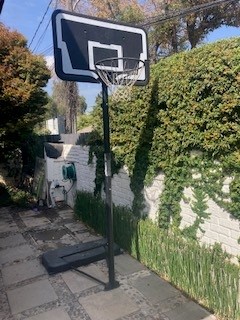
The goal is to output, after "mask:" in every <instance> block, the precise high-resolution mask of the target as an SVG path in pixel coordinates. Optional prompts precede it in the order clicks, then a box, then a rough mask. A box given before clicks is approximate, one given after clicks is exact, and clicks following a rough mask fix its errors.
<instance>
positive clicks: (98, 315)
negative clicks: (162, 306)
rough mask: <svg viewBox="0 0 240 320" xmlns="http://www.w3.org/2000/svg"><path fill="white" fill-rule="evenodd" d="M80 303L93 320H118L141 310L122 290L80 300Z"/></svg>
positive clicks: (104, 292) (105, 292)
mask: <svg viewBox="0 0 240 320" xmlns="http://www.w3.org/2000/svg"><path fill="white" fill-rule="evenodd" d="M79 302H80V303H81V305H82V306H83V307H84V309H85V310H86V312H87V313H88V315H89V316H90V318H91V319H92V320H116V319H118V318H121V317H125V316H127V315H130V314H131V313H133V312H136V311H138V310H139V308H138V306H137V305H136V304H135V303H133V302H132V301H131V300H130V298H129V297H128V296H127V295H126V294H125V293H124V292H123V291H122V290H121V289H120V288H118V289H114V290H111V291H102V292H99V293H97V294H93V295H90V296H87V297H83V298H80V299H79Z"/></svg>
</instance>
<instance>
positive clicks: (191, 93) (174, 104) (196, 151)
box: [96, 38, 240, 254]
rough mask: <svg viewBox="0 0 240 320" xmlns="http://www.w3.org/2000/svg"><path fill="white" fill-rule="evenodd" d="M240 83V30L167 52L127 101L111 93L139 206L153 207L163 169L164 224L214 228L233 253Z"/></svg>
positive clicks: (239, 174) (239, 196)
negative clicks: (186, 49) (217, 39)
mask: <svg viewBox="0 0 240 320" xmlns="http://www.w3.org/2000/svg"><path fill="white" fill-rule="evenodd" d="M239 85H240V39H238V38H237V39H230V40H226V41H221V42H217V43H214V44H210V45H206V46H202V47H200V48H197V49H194V50H191V51H189V52H184V53H180V54H176V55H173V56H171V57H169V58H166V59H162V60H161V61H160V62H159V63H158V64H156V65H154V66H153V67H152V70H151V79H150V83H149V85H148V86H146V87H143V88H135V89H134V90H133V92H132V96H131V98H130V99H129V101H124V102H118V103H111V101H110V104H111V106H110V116H111V131H112V132H111V145H112V148H113V152H114V157H115V160H116V162H117V163H121V164H122V166H123V165H125V166H126V167H127V168H128V171H129V176H130V187H131V191H132V193H133V201H132V209H133V212H134V214H135V215H136V216H141V215H142V212H144V211H147V210H146V206H145V199H146V193H149V191H146V190H147V187H150V188H152V187H153V186H154V188H155V189H156V177H159V175H160V176H161V175H163V174H164V181H163V184H160V183H159V184H158V187H159V192H157V190H155V191H154V193H155V195H157V194H158V197H157V199H155V207H157V212H156V217H157V218H156V220H157V223H158V225H159V227H160V228H163V229H168V228H173V229H179V227H180V229H181V230H182V231H181V232H182V233H183V235H184V236H188V237H191V238H197V237H202V238H204V237H205V238H206V239H207V238H209V239H211V237H212V236H213V240H211V241H210V243H211V242H215V241H220V242H222V243H223V244H224V247H225V248H226V249H229V251H231V250H230V247H233V248H234V249H233V250H232V253H234V254H238V253H239V245H238V239H239V236H240V229H239V218H240V152H239V151H240V150H239V146H240V108H239V105H240V94H239V93H240V90H239V89H240V86H239ZM100 114H101V113H99V116H100ZM96 123H97V121H96ZM98 123H99V128H100V126H101V118H100V117H99V122H98ZM99 132H101V130H99ZM150 193H151V192H150ZM151 197H152V196H151ZM148 207H150V205H148ZM147 209H148V208H147ZM216 212H217V213H216ZM213 225H214V226H218V228H217V229H214V227H213ZM208 235H209V237H208ZM219 235H221V236H219ZM228 238H229V239H233V242H232V243H231V244H227V239H228Z"/></svg>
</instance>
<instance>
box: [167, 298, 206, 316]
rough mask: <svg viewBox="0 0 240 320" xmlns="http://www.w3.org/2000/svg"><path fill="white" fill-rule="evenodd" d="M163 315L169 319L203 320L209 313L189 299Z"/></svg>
mask: <svg viewBox="0 0 240 320" xmlns="http://www.w3.org/2000/svg"><path fill="white" fill-rule="evenodd" d="M165 315H166V316H167V317H168V318H169V320H203V319H206V318H207V317H208V316H209V315H210V313H209V312H208V311H207V310H205V309H203V308H202V307H200V306H199V305H198V304H196V303H195V302H193V301H189V302H187V303H184V304H182V305H181V306H179V307H177V308H175V309H173V310H170V311H169V312H166V313H165Z"/></svg>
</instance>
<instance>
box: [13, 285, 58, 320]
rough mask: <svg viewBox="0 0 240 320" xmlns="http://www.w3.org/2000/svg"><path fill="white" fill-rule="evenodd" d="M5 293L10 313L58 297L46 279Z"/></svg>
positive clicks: (15, 312) (39, 304) (18, 311)
mask: <svg viewBox="0 0 240 320" xmlns="http://www.w3.org/2000/svg"><path fill="white" fill-rule="evenodd" d="M7 295H8V301H9V305H10V308H11V311H12V314H17V313H20V312H22V311H25V310H28V309H31V308H34V307H38V306H41V305H43V304H45V303H47V302H51V301H54V300H57V298H58V297H57V295H56V293H55V291H54V289H53V287H52V286H51V284H50V282H49V281H48V280H41V281H37V282H33V283H31V284H28V285H26V286H22V287H19V288H17V289H13V290H8V291H7Z"/></svg>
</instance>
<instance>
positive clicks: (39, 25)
mask: <svg viewBox="0 0 240 320" xmlns="http://www.w3.org/2000/svg"><path fill="white" fill-rule="evenodd" d="M52 1H53V0H50V1H49V4H48V6H47V9H46V11H45V12H44V14H43V17H42V19H41V21H40V22H39V24H38V27H37V29H36V31H35V33H34V35H33V37H32V40H31V42H30V44H29V48H30V47H31V45H32V43H33V41H34V39H35V38H36V35H37V33H38V30H39V29H40V27H41V25H42V23H43V21H44V19H45V17H46V15H47V13H48V10H49V8H50V5H51V3H52Z"/></svg>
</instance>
